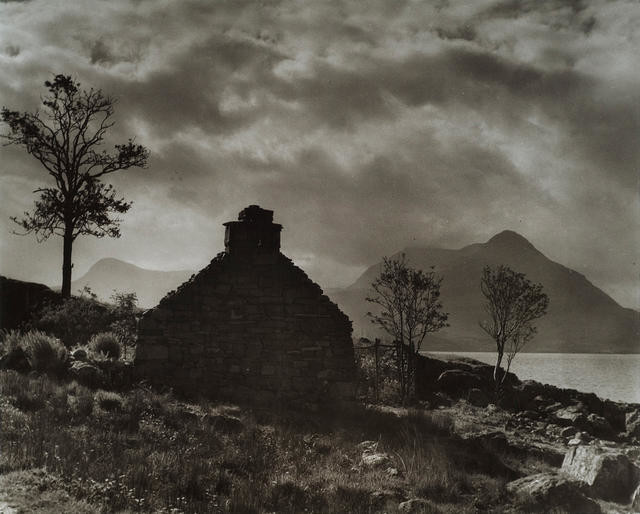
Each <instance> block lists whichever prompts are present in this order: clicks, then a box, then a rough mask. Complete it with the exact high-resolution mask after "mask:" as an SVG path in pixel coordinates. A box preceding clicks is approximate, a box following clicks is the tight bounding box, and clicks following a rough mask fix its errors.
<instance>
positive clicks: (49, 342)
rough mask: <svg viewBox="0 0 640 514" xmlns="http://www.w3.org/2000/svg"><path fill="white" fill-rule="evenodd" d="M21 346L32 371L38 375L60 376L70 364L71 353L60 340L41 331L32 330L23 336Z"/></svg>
mask: <svg viewBox="0 0 640 514" xmlns="http://www.w3.org/2000/svg"><path fill="white" fill-rule="evenodd" d="M20 346H21V347H22V349H23V350H24V352H25V354H26V356H27V360H28V361H29V365H30V366H31V369H32V370H33V371H36V372H38V373H51V374H54V375H60V374H62V373H63V372H64V370H65V369H66V367H67V364H68V362H69V352H68V351H67V349H66V348H65V346H64V345H63V344H62V343H61V342H60V340H59V339H56V338H55V337H52V336H50V335H47V334H45V333H44V332H40V331H39V330H32V331H30V332H27V333H26V334H25V335H24V336H22V338H21V339H20Z"/></svg>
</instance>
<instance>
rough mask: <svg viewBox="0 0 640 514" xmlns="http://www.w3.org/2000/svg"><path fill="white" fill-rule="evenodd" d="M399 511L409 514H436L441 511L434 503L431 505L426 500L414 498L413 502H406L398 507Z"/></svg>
mask: <svg viewBox="0 0 640 514" xmlns="http://www.w3.org/2000/svg"><path fill="white" fill-rule="evenodd" d="M398 511H400V512H405V513H408V514H418V513H425V514H426V513H428V514H431V513H433V514H436V513H438V512H439V510H438V509H437V508H436V506H435V505H434V504H433V503H431V502H430V501H429V500H425V499H424V498H413V499H411V500H407V501H406V502H402V503H400V504H399V505H398Z"/></svg>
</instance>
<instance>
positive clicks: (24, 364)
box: [0, 346, 31, 373]
mask: <svg viewBox="0 0 640 514" xmlns="http://www.w3.org/2000/svg"><path fill="white" fill-rule="evenodd" d="M0 369H12V370H14V371H17V372H19V373H28V372H29V371H30V370H31V365H30V364H29V360H28V359H27V354H26V353H25V352H24V350H23V349H22V348H20V347H19V346H17V347H15V348H13V349H12V350H11V351H10V352H9V353H7V354H6V355H3V356H2V358H0Z"/></svg>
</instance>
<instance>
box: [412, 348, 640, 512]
mask: <svg viewBox="0 0 640 514" xmlns="http://www.w3.org/2000/svg"><path fill="white" fill-rule="evenodd" d="M492 374H493V368H492V366H489V365H487V364H484V363H482V362H479V361H475V360H473V359H468V358H464V357H458V356H452V357H444V358H438V359H435V358H430V357H422V358H421V362H420V366H419V373H418V376H419V377H420V382H419V383H418V385H417V390H418V395H419V396H420V397H421V398H422V401H423V405H424V406H425V407H427V408H435V409H439V410H441V411H443V412H446V413H449V414H450V415H451V416H452V418H453V419H454V420H455V423H454V427H455V428H454V430H455V431H456V433H457V434H458V435H459V436H460V437H462V438H464V439H467V440H470V441H473V442H474V443H477V444H482V445H485V446H487V445H488V446H490V447H493V448H494V449H497V450H508V451H511V452H512V453H514V454H516V455H520V456H521V457H522V458H523V459H526V458H527V457H528V456H536V457H538V458H541V459H542V460H544V461H545V462H547V463H548V464H550V465H551V467H552V469H553V470H552V471H546V472H544V473H532V474H531V475H528V476H524V477H521V478H518V479H517V480H513V481H511V482H510V483H508V484H507V490H508V491H509V493H510V494H512V495H513V497H514V502H515V505H519V508H521V509H523V510H524V511H532V512H533V511H537V512H549V511H552V510H553V509H559V510H561V511H566V512H580V513H590V512H594V513H598V512H605V513H614V512H640V405H638V404H628V403H620V402H614V401H611V400H606V399H601V398H599V397H598V396H597V395H595V394H593V393H583V392H580V391H576V390H572V389H560V388H558V387H554V386H551V385H547V384H541V383H538V382H535V381H531V380H527V381H520V380H519V379H518V378H517V377H516V376H515V375H513V374H510V375H509V376H508V377H507V380H506V382H505V388H504V393H503V394H502V396H501V398H500V399H499V400H498V401H497V402H495V403H498V404H499V405H496V404H495V403H494V401H495V399H494V398H495V396H494V394H493V381H492Z"/></svg>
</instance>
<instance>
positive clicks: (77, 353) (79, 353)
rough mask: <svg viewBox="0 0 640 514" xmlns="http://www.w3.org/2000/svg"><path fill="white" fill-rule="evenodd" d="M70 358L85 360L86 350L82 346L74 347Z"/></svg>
mask: <svg viewBox="0 0 640 514" xmlns="http://www.w3.org/2000/svg"><path fill="white" fill-rule="evenodd" d="M71 358H72V359H73V360H75V361H86V360H87V351H86V350H85V349H84V348H76V349H75V350H73V351H72V352H71Z"/></svg>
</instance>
